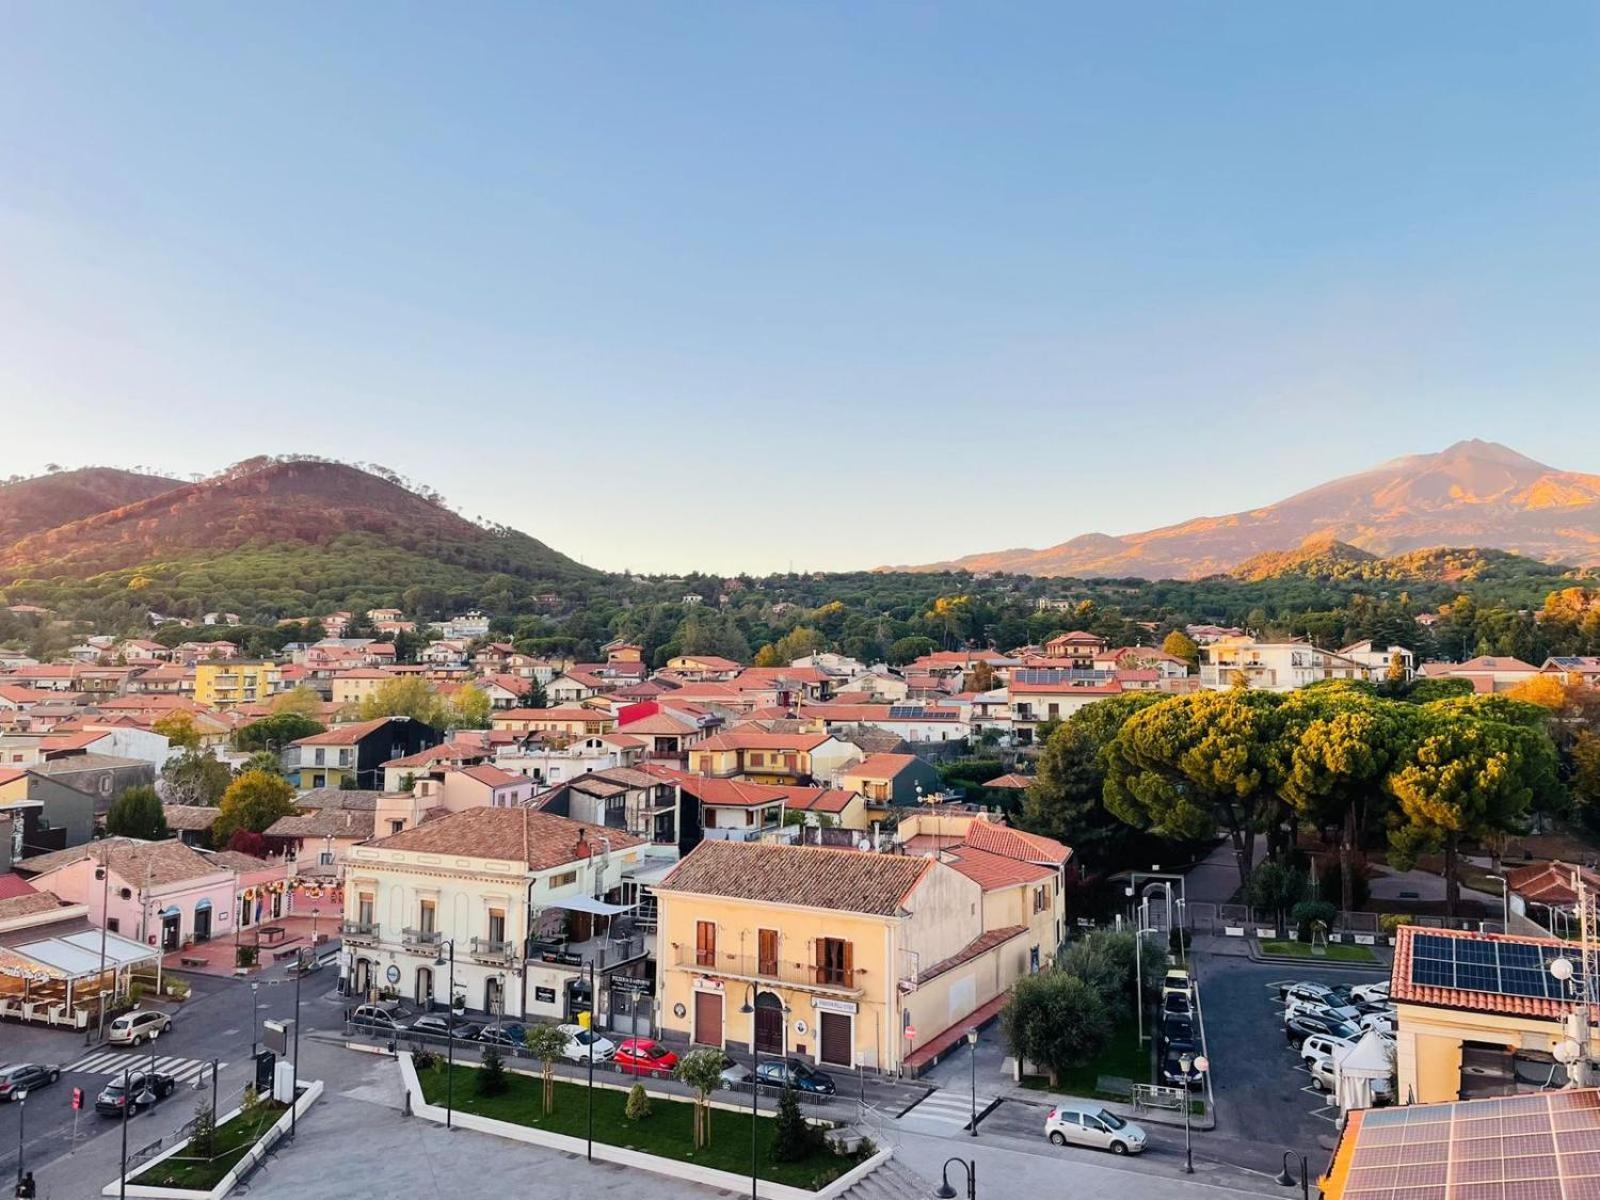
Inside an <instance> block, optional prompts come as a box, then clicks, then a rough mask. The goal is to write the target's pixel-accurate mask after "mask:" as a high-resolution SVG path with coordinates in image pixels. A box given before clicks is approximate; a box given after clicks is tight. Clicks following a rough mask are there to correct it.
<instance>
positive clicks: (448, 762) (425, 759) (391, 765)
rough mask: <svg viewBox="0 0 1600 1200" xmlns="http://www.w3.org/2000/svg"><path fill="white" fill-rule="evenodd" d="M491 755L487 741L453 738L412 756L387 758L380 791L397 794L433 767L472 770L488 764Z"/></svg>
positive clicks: (492, 752)
mask: <svg viewBox="0 0 1600 1200" xmlns="http://www.w3.org/2000/svg"><path fill="white" fill-rule="evenodd" d="M494 754H495V751H494V749H493V748H492V747H491V746H490V745H489V742H488V739H487V738H482V739H479V738H468V737H467V736H465V735H462V734H457V736H456V737H455V738H454V739H452V740H451V741H448V742H441V743H439V744H438V745H437V746H428V747H426V748H424V749H422V750H418V751H417V752H416V753H415V754H406V755H402V756H401V757H400V758H391V759H390V760H389V761H388V762H386V763H384V764H383V790H384V791H386V792H398V791H400V790H401V789H402V788H405V787H407V786H408V783H409V782H414V781H415V780H416V778H417V777H418V776H420V775H423V774H425V773H426V772H428V771H430V770H433V769H434V768H436V767H475V766H477V765H478V764H479V763H486V762H489V761H490V760H491V759H492V758H493V757H494Z"/></svg>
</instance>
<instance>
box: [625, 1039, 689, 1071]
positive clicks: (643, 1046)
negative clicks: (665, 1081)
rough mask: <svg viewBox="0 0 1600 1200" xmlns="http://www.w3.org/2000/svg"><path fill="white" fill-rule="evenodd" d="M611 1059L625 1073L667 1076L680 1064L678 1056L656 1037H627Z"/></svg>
mask: <svg viewBox="0 0 1600 1200" xmlns="http://www.w3.org/2000/svg"><path fill="white" fill-rule="evenodd" d="M611 1061H612V1062H614V1063H616V1065H617V1069H618V1070H620V1071H621V1072H622V1073H623V1074H624V1075H655V1076H659V1077H661V1078H665V1077H666V1076H668V1075H671V1074H672V1071H673V1068H674V1067H676V1066H677V1065H678V1056H677V1055H676V1054H674V1053H673V1052H672V1051H671V1050H668V1049H667V1048H666V1047H665V1046H663V1045H662V1044H661V1043H660V1042H658V1041H656V1040H655V1039H654V1038H625V1039H624V1040H623V1042H622V1044H621V1045H620V1046H618V1047H617V1050H616V1054H615V1055H614V1056H613V1057H612V1059H611Z"/></svg>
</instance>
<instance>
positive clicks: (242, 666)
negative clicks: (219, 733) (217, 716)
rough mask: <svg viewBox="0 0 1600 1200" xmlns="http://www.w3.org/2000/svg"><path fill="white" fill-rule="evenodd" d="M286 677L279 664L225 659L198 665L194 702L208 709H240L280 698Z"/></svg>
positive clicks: (196, 664) (195, 676)
mask: <svg viewBox="0 0 1600 1200" xmlns="http://www.w3.org/2000/svg"><path fill="white" fill-rule="evenodd" d="M282 685H283V675H282V672H280V671H279V669H278V665H277V664H276V663H269V662H243V661H240V660H238V659H223V660H221V661H218V662H197V663H195V665H194V698H195V701H196V702H197V703H199V704H203V705H205V706H207V707H208V708H220V709H227V708H237V707H239V706H240V705H244V704H255V703H256V702H257V701H260V700H266V699H268V698H270V697H271V696H274V695H276V694H277V692H278V690H279V689H280V688H281V687H282Z"/></svg>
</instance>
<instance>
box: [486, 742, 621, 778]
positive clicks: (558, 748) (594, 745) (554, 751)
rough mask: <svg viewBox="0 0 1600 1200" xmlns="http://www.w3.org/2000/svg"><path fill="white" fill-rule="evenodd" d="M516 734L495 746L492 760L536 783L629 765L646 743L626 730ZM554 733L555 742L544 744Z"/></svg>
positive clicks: (497, 764)
mask: <svg viewBox="0 0 1600 1200" xmlns="http://www.w3.org/2000/svg"><path fill="white" fill-rule="evenodd" d="M515 736H518V740H517V741H516V742H515V743H513V744H511V745H509V746H497V747H496V749H495V755H494V764H495V766H497V767H500V768H501V769H502V770H506V771H510V772H512V773H514V774H517V775H526V776H527V777H528V778H529V779H532V780H533V781H534V782H536V783H540V784H544V785H551V784H556V783H561V782H563V781H564V780H569V779H575V778H577V777H578V776H579V775H585V774H587V773H589V772H591V771H604V770H608V769H609V768H611V767H631V766H635V765H637V764H638V763H639V761H640V760H641V759H642V758H643V757H644V751H645V746H646V743H645V742H644V740H643V739H642V738H636V737H633V736H631V735H629V734H626V733H602V734H594V735H593V736H590V737H574V738H569V737H566V736H565V735H547V734H533V735H530V736H527V737H521V736H520V735H515ZM551 736H554V737H555V740H556V743H557V744H553V745H552V744H547V743H546V742H545V741H544V740H542V739H544V738H546V737H551Z"/></svg>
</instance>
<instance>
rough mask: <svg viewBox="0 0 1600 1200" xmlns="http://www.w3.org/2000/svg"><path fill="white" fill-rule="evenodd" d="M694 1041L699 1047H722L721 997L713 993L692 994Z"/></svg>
mask: <svg viewBox="0 0 1600 1200" xmlns="http://www.w3.org/2000/svg"><path fill="white" fill-rule="evenodd" d="M694 1040H695V1042H696V1044H698V1045H701V1046H720V1045H722V997H721V996H719V995H717V993H715V992H696V993H695V994H694Z"/></svg>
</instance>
